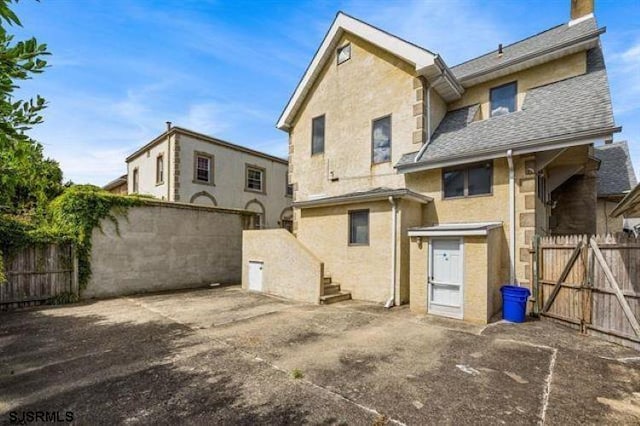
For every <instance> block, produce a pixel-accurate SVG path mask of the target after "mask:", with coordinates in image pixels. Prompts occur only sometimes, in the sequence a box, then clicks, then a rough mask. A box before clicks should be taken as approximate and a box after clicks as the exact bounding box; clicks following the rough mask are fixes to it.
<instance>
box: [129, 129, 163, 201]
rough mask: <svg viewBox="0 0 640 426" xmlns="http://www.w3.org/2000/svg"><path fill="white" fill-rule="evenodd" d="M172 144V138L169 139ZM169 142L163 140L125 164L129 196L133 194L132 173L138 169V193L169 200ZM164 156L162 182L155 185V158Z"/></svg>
mask: <svg viewBox="0 0 640 426" xmlns="http://www.w3.org/2000/svg"><path fill="white" fill-rule="evenodd" d="M171 139H172V142H171V143H173V137H172V138H171ZM168 152H169V142H168V141H167V140H166V139H165V140H164V141H162V142H160V143H158V144H157V145H155V146H153V147H151V148H150V149H149V150H147V151H146V152H145V153H142V155H139V156H138V157H136V158H134V159H132V160H131V161H130V162H129V163H128V164H127V186H128V192H129V194H133V192H134V191H133V171H134V170H135V169H138V193H139V194H144V195H152V196H154V197H155V198H158V199H160V200H169V198H168V196H169V192H168V187H167V185H168V176H169V158H168V155H167V154H168ZM159 154H164V182H163V184H162V185H157V184H156V158H157V157H158V155H159Z"/></svg>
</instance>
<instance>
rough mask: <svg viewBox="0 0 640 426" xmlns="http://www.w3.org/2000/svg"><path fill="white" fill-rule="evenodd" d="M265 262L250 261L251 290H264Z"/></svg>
mask: <svg viewBox="0 0 640 426" xmlns="http://www.w3.org/2000/svg"><path fill="white" fill-rule="evenodd" d="M263 266H264V262H252V261H249V290H252V291H262V267H263Z"/></svg>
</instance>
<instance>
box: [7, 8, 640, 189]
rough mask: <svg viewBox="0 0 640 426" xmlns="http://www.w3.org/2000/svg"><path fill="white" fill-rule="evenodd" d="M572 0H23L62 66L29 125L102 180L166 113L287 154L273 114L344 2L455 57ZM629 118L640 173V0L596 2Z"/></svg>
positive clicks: (49, 78) (79, 173)
mask: <svg viewBox="0 0 640 426" xmlns="http://www.w3.org/2000/svg"><path fill="white" fill-rule="evenodd" d="M569 5H570V0H546V1H535V0H533V1H526V2H525V1H516V0H509V1H508V0H492V1H486V0H477V1H476V0H428V1H391V2H383V1H372V0H369V1H358V0H349V1H335V2H332V1H319V0H316V1H308V2H305V1H255V2H247V1H223V0H220V1H204V0H198V1H188V0H187V1H185V0H182V1H177V0H176V1H151V0H138V1H131V0H129V1H127V0H110V1H102V0H83V1H82V2H78V1H75V0H42V2H40V3H38V2H35V1H23V2H21V3H19V4H18V5H17V6H16V7H15V10H16V12H17V13H18V15H19V16H20V18H21V20H22V23H23V25H24V28H23V29H16V31H15V33H16V34H17V35H18V36H19V37H21V36H27V35H34V36H36V37H37V38H38V39H39V40H40V41H42V42H46V43H48V45H49V50H50V51H51V52H52V54H53V55H52V56H51V57H50V65H51V67H50V68H49V69H48V70H47V71H46V72H45V74H43V75H41V76H38V77H36V78H35V79H33V80H31V81H29V82H27V83H26V84H23V86H22V89H21V90H22V92H23V95H24V96H26V95H29V96H31V95H33V94H36V93H39V94H41V95H42V96H44V97H45V98H47V100H48V101H49V108H48V109H47V110H46V111H45V123H44V124H42V125H40V126H38V127H37V128H36V129H34V130H33V131H32V132H31V135H32V136H33V137H35V138H36V139H37V140H39V141H40V142H42V143H43V144H44V146H45V152H46V154H47V155H49V156H51V157H53V158H55V159H56V160H58V161H59V162H60V163H61V166H62V169H63V171H64V173H65V178H66V179H72V180H73V181H74V182H77V183H85V182H89V183H94V184H99V185H102V184H105V183H106V182H108V181H110V180H111V179H113V178H115V177H117V176H119V175H120V174H123V173H124V172H125V171H126V166H125V162H124V159H125V157H126V156H127V155H128V154H130V153H132V152H133V151H134V150H135V149H136V147H139V146H141V145H143V144H144V143H146V142H148V141H150V140H151V139H152V138H154V137H155V136H157V135H158V134H160V133H161V132H162V131H163V130H164V128H165V121H172V122H173V123H174V124H176V125H179V126H182V127H187V128H190V129H193V130H196V131H200V132H203V133H207V134H210V135H213V136H216V137H219V138H221V139H225V140H228V141H231V142H234V143H238V144H242V145H246V146H249V147H252V148H254V149H258V150H262V151H265V152H268V153H270V154H274V155H278V156H286V153H287V137H286V134H285V133H283V132H281V131H279V130H277V129H276V128H275V122H276V120H277V118H278V116H279V115H280V112H281V110H282V108H283V107H284V105H285V103H286V102H287V100H288V99H289V96H290V94H291V92H292V91H293V89H294V88H295V86H296V84H297V82H298V80H299V78H300V77H301V76H302V73H303V72H304V70H305V68H306V66H307V64H308V63H309V61H310V60H311V58H312V56H313V54H314V52H315V50H316V49H317V47H318V46H319V44H320V42H321V41H322V38H323V36H324V34H325V32H326V31H327V29H328V28H329V25H330V24H331V22H332V20H333V18H334V16H335V14H336V12H337V11H338V10H343V11H345V12H346V13H349V14H351V15H353V16H355V17H358V18H360V19H363V20H365V21H367V22H370V23H372V24H374V25H376V26H379V27H381V28H383V29H385V30H387V31H389V32H392V33H394V34H397V35H399V36H401V37H403V38H405V39H408V40H410V41H412V42H414V43H417V44H419V45H421V46H424V47H425V48H428V49H430V50H432V51H435V52H437V53H439V54H440V55H442V57H443V58H444V59H445V61H446V62H447V64H448V65H450V66H452V65H455V64H457V63H459V62H462V61H464V60H467V59H469V58H472V57H474V56H478V55H480V54H483V53H485V52H487V51H490V50H493V49H495V48H496V46H497V45H498V43H503V44H509V43H512V42H514V41H517V40H519V39H521V38H524V37H527V36H529V35H532V34H535V33H537V32H540V31H542V30H545V29H547V28H550V27H552V26H554V25H557V24H560V23H563V22H566V21H568V19H569ZM596 18H597V19H598V23H599V24H600V26H606V27H607V33H606V34H605V35H604V36H603V37H602V41H603V46H604V50H605V60H606V61H607V67H608V70H609V79H610V83H611V90H612V96H613V102H614V113H615V117H616V122H617V124H618V125H622V126H623V127H624V129H623V133H622V134H619V135H617V137H616V138H617V139H623V138H624V139H628V140H629V141H630V142H631V150H632V157H633V159H634V163H635V166H636V172H639V171H640V120H638V117H640V102H638V101H637V99H638V98H639V97H640V1H639V0H609V1H604V0H596Z"/></svg>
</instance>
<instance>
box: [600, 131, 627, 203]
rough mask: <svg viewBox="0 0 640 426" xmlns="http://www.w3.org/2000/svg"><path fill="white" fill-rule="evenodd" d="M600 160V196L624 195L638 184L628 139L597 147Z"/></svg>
mask: <svg viewBox="0 0 640 426" xmlns="http://www.w3.org/2000/svg"><path fill="white" fill-rule="evenodd" d="M594 153H595V156H596V158H597V159H598V160H600V169H599V170H598V196H599V197H603V196H610V195H622V194H625V193H627V192H629V191H631V188H633V187H634V186H636V184H637V179H636V174H635V172H634V170H633V164H631V156H630V155H629V147H628V146H627V142H626V141H621V142H616V143H613V144H610V145H603V146H599V147H596V149H595V152H594Z"/></svg>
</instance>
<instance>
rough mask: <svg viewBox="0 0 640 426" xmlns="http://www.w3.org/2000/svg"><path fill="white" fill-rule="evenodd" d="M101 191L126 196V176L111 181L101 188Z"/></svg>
mask: <svg viewBox="0 0 640 426" xmlns="http://www.w3.org/2000/svg"><path fill="white" fill-rule="evenodd" d="M102 189H105V190H107V191H109V192H111V193H113V194H118V195H127V193H128V189H127V175H122V176H120V177H119V178H117V179H114V180H112V181H111V182H109V183H108V184H106V185H105V186H103V187H102Z"/></svg>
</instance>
